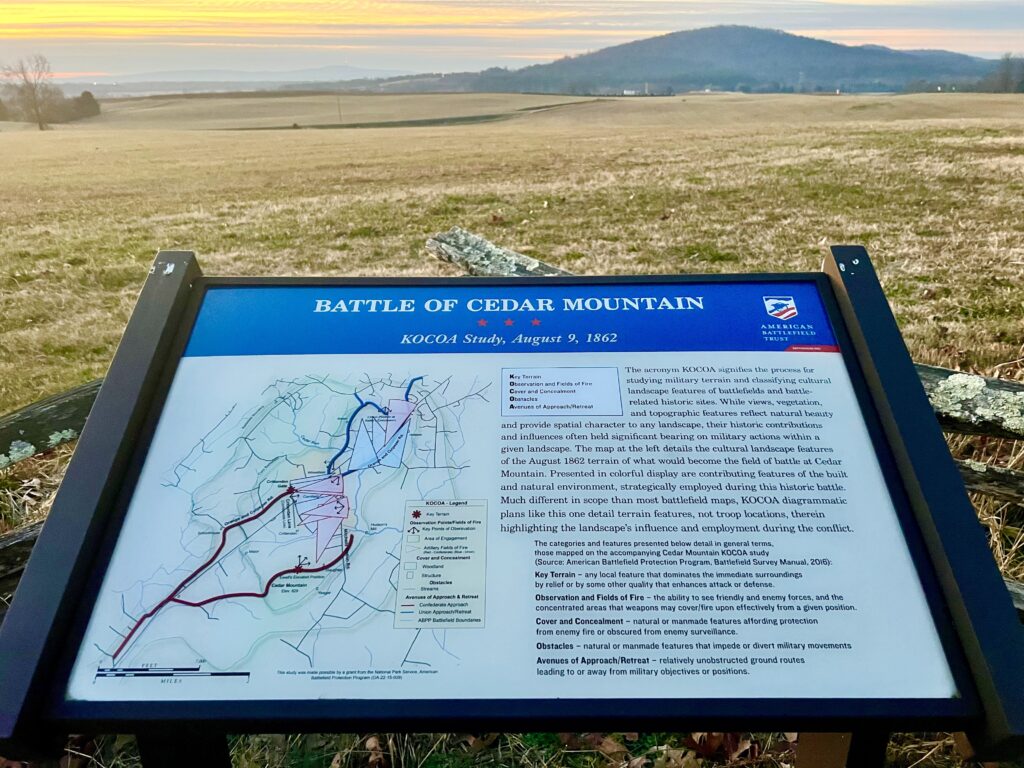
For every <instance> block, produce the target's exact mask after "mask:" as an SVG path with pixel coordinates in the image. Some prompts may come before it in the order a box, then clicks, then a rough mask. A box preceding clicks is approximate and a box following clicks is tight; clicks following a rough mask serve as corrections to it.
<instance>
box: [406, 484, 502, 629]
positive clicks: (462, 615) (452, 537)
mask: <svg viewBox="0 0 1024 768" xmlns="http://www.w3.org/2000/svg"><path fill="white" fill-rule="evenodd" d="M405 519H406V523H405V531H404V535H403V538H402V562H401V565H400V566H399V569H398V573H399V577H398V596H397V600H396V603H395V628H396V629H409V628H416V629H454V628H460V627H482V626H483V625H484V591H485V590H484V587H485V575H486V574H485V571H486V563H487V558H486V548H487V503H486V502H485V501H456V500H450V501H410V502H408V504H407V505H406V515H405Z"/></svg>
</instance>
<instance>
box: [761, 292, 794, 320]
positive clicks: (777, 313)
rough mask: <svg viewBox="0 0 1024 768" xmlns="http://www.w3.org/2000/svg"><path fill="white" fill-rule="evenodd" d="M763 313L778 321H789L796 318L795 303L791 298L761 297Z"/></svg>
mask: <svg viewBox="0 0 1024 768" xmlns="http://www.w3.org/2000/svg"><path fill="white" fill-rule="evenodd" d="M761 298H762V299H764V311H765V312H767V313H768V314H769V315H771V316H772V317H777V318H778V319H779V320H791V319H793V318H794V317H796V316H797V311H796V301H794V300H793V297H792V296H762V297H761Z"/></svg>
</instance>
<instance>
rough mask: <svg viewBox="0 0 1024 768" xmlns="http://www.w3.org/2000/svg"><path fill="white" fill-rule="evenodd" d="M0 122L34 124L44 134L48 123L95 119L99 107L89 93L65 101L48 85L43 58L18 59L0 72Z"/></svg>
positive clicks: (47, 64) (50, 75)
mask: <svg viewBox="0 0 1024 768" xmlns="http://www.w3.org/2000/svg"><path fill="white" fill-rule="evenodd" d="M0 78H2V79H3V89H2V92H0V120H3V121H20V122H25V123H35V124H36V126H38V128H39V130H41V131H45V130H46V129H47V127H49V126H50V124H52V123H68V122H71V121H72V120H81V119H82V118H83V117H95V116H96V115H98V114H99V113H100V104H99V102H98V101H96V98H95V97H94V96H93V95H92V93H90V92H89V91H82V93H81V95H80V96H75V97H73V98H70V99H69V98H66V97H65V96H64V93H63V92H62V91H61V90H60V88H58V87H57V86H55V85H54V84H53V83H52V82H51V81H52V79H53V73H52V72H51V71H50V62H49V61H47V60H46V57H45V56H38V55H36V56H32V57H30V58H28V59H20V60H19V61H17V62H16V63H14V64H11V65H8V66H5V67H3V68H2V69H0Z"/></svg>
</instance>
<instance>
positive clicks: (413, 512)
mask: <svg viewBox="0 0 1024 768" xmlns="http://www.w3.org/2000/svg"><path fill="white" fill-rule="evenodd" d="M412 516H413V517H415V518H416V519H417V520H419V519H420V518H421V517H423V513H422V512H420V511H419V510H418V509H414V510H413V511H412Z"/></svg>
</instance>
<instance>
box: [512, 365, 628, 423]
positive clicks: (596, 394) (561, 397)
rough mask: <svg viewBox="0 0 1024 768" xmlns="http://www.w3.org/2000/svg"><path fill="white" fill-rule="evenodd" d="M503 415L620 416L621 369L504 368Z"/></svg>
mask: <svg viewBox="0 0 1024 768" xmlns="http://www.w3.org/2000/svg"><path fill="white" fill-rule="evenodd" d="M501 415H502V416H621V415H622V393H621V391H620V389H619V369H618V368H583V367H579V368H575V367H574V368H502V370H501Z"/></svg>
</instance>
